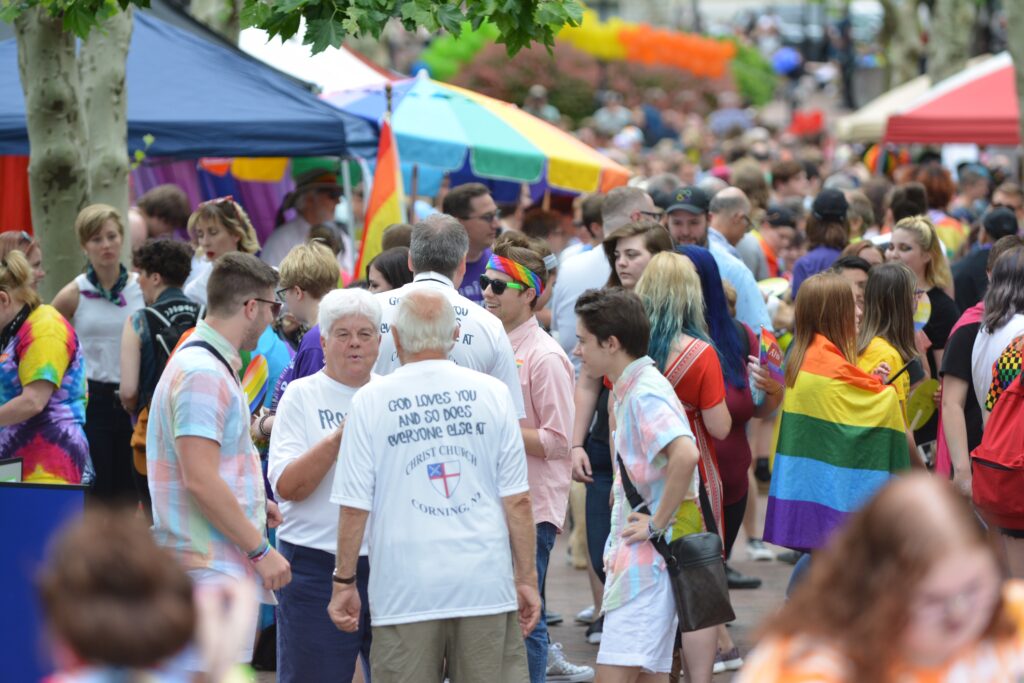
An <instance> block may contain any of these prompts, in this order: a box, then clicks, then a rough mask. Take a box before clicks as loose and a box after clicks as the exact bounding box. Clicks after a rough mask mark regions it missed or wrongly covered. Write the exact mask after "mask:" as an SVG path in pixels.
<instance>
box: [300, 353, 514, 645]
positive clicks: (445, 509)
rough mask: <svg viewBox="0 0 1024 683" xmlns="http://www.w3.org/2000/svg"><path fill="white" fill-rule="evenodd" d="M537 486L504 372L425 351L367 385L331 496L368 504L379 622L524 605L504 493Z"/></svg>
mask: <svg viewBox="0 0 1024 683" xmlns="http://www.w3.org/2000/svg"><path fill="white" fill-rule="evenodd" d="M289 391H291V389H289ZM528 490H529V483H528V480H527V476H526V452H525V450H524V448H523V440H522V436H521V433H520V431H519V422H518V421H517V420H516V417H515V410H514V409H513V405H512V399H511V397H510V396H509V391H508V389H506V388H505V386H504V384H503V383H502V382H499V381H498V380H496V379H494V378H492V377H488V376H486V375H483V374H481V373H479V372H476V371H475V370H470V369H468V368H464V367H460V366H458V365H456V364H455V363H453V362H451V361H448V360H428V361H420V362H416V363H412V364H410V365H405V366H402V367H400V368H398V369H397V370H395V371H394V372H393V373H391V374H390V375H388V376H386V377H382V378H380V379H375V380H374V381H373V382H371V383H370V384H368V385H366V386H365V387H363V389H361V390H360V391H359V393H358V394H356V397H355V399H354V400H353V402H352V410H351V412H350V413H349V416H348V421H347V422H346V424H345V434H344V436H343V437H342V442H341V455H340V457H339V460H338V467H337V470H336V472H335V479H334V488H333V490H332V493H331V502H332V503H335V504H337V505H344V506H347V507H352V508H357V509H361V510H368V511H370V517H371V519H372V520H373V524H372V525H371V530H370V532H369V533H370V566H371V567H373V571H372V572H371V573H370V586H369V593H370V596H369V597H370V617H371V621H372V624H373V625H374V626H387V625H393V624H406V623H412V622H418V621H429V620H434V619H452V618H459V617H471V616H481V615H488V614H501V613H504V612H510V611H513V610H515V609H516V592H515V585H514V582H513V573H512V554H511V549H510V546H509V534H508V527H507V524H506V520H505V511H504V507H503V504H502V498H504V497H507V496H512V495H516V494H520V493H524V492H526V491H528Z"/></svg>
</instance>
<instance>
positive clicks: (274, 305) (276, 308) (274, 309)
mask: <svg viewBox="0 0 1024 683" xmlns="http://www.w3.org/2000/svg"><path fill="white" fill-rule="evenodd" d="M251 301H259V302H260V303H263V304H270V311H271V313H273V314H274V317H275V318H276V317H277V316H278V315H279V314H280V313H281V307H282V306H284V304H282V303H281V302H280V301H271V300H269V299H261V298H259V297H258V296H254V297H253V298H252V299H251Z"/></svg>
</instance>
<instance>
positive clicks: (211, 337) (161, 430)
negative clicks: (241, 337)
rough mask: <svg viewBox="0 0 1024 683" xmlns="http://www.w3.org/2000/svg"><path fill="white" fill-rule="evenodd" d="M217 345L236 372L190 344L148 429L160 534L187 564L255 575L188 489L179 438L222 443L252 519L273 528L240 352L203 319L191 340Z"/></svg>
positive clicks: (175, 359) (156, 402)
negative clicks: (241, 376) (242, 381)
mask: <svg viewBox="0 0 1024 683" xmlns="http://www.w3.org/2000/svg"><path fill="white" fill-rule="evenodd" d="M195 340H202V341H205V342H207V343H209V344H210V345H211V346H213V347H214V348H215V349H217V351H218V352H219V353H220V354H221V356H223V357H224V359H225V360H226V361H227V362H228V363H229V364H230V365H231V366H232V367H233V368H235V369H236V373H232V372H229V370H228V368H227V367H225V366H224V364H223V363H222V362H221V361H220V360H218V359H217V358H216V357H215V356H214V355H213V354H211V353H210V352H209V351H208V350H207V349H203V348H195V347H186V346H183V347H182V348H180V349H179V350H178V351H176V352H175V353H174V355H173V356H171V359H170V360H169V361H168V363H167V367H166V368H164V371H163V374H162V375H161V376H160V381H159V383H158V384H157V386H156V390H155V391H154V393H153V401H152V403H151V405H150V410H149V426H148V428H147V431H146V444H147V445H146V466H147V468H148V471H149V493H150V496H151V497H152V499H153V535H154V537H155V538H156V541H157V543H159V544H160V545H162V546H164V547H166V548H168V549H169V550H171V551H172V552H173V553H174V554H175V555H176V556H177V557H178V560H179V561H180V562H181V564H182V565H183V566H184V567H185V568H186V569H213V570H215V571H219V572H223V573H225V574H229V575H231V576H243V575H251V573H252V569H251V567H250V564H249V562H248V560H247V559H246V556H245V553H244V552H243V551H242V550H241V549H240V548H239V547H238V546H236V545H235V544H234V543H232V542H231V541H229V540H228V538H227V537H226V536H225V535H224V534H223V533H221V532H220V531H219V530H218V529H217V528H216V527H214V526H213V525H212V524H211V523H210V521H209V520H208V519H206V517H205V516H204V515H203V512H202V510H201V509H200V507H199V505H198V504H197V503H196V501H195V499H194V498H193V497H192V496H191V495H190V494H189V492H188V490H187V489H186V488H185V482H184V480H183V477H182V472H181V463H180V461H179V453H178V451H177V447H176V439H177V438H178V437H182V436H198V437H202V438H204V439H209V440H211V441H215V442H217V443H218V444H219V445H220V465H219V471H220V477H221V479H223V480H224V483H225V484H227V486H228V488H229V489H230V490H231V493H232V494H233V495H234V497H235V499H236V500H237V501H238V504H239V505H240V506H241V507H242V510H243V511H244V512H245V516H246V518H247V519H248V520H249V521H250V522H251V523H252V524H253V525H254V526H256V528H257V529H259V530H260V531H261V532H263V531H265V528H266V512H267V510H266V505H267V502H266V493H265V491H264V487H263V470H262V469H261V467H260V459H259V455H258V453H257V452H256V448H255V447H254V446H253V443H252V437H251V436H250V433H249V403H248V401H247V400H246V397H245V393H244V392H243V391H242V386H241V384H240V383H239V381H238V375H237V368H239V367H241V359H240V358H239V355H238V351H237V350H235V349H234V348H233V347H232V346H231V344H230V343H229V342H228V341H227V339H225V338H224V337H223V336H221V335H220V334H219V333H218V332H217V331H216V330H214V329H213V328H212V327H210V326H209V325H207V324H206V323H205V322H204V321H200V322H199V324H198V325H197V326H196V331H195V333H194V334H193V335H192V337H191V338H190V340H189V342H190V343H191V342H192V341H195Z"/></svg>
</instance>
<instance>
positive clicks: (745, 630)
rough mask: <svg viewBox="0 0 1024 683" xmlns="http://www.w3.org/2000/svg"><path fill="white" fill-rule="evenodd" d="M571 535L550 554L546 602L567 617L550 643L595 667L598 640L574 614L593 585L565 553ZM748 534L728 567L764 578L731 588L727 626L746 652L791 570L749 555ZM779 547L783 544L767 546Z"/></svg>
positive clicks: (742, 537) (775, 604)
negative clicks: (732, 616) (756, 584)
mask: <svg viewBox="0 0 1024 683" xmlns="http://www.w3.org/2000/svg"><path fill="white" fill-rule="evenodd" d="M761 514H762V516H763V514H764V500H762V502H761ZM567 540H568V538H567V536H566V535H565V534H561V535H560V536H559V537H558V540H557V542H556V543H555V549H554V550H553V551H552V553H551V564H550V566H549V568H548V583H547V601H548V602H547V604H548V609H549V610H551V611H554V612H558V613H559V614H561V615H562V617H563V618H564V619H565V621H563V622H562V623H561V624H560V625H558V626H552V627H551V628H550V629H549V632H550V635H551V641H552V642H560V643H562V646H563V648H564V650H565V656H566V658H567V659H568V660H569V661H570V662H572V663H573V664H586V665H588V666H595V661H594V660H595V658H596V657H597V649H598V646H597V645H591V644H589V643H588V642H587V640H586V634H585V631H586V627H585V626H584V625H581V624H576V623H575V622H574V617H575V616H576V613H577V612H579V611H580V610H581V609H583V608H584V607H587V606H588V605H590V604H591V603H592V602H593V600H592V598H591V595H590V584H589V583H588V581H587V575H586V572H585V571H577V570H574V569H573V568H572V566H571V565H570V564H569V554H568V552H567ZM746 544H747V540H746V536H745V535H744V534H743V533H742V532H740V537H739V538H738V539H737V540H736V546H735V548H734V549H733V560H732V561H730V562H729V564H730V566H732V567H733V568H735V569H737V570H739V571H740V572H741V573H743V574H747V575H750V576H757V577H760V578H761V579H763V581H764V583H763V584H762V585H761V587H760V588H757V589H754V590H734V591H731V595H732V605H733V609H734V610H735V611H736V621H735V622H734V623H733V625H732V626H731V627H730V629H729V633H730V635H731V636H732V639H733V640H734V641H735V642H736V645H737V646H738V647H739V649H740V654H741V655H746V654H747V652H749V651H750V649H751V647H752V645H753V639H754V634H755V631H756V630H757V628H758V626H759V625H760V624H761V622H762V621H763V620H764V619H765V617H767V616H769V615H771V614H772V613H773V612H774V611H775V610H776V609H778V607H779V606H780V605H781V604H782V598H783V595H784V594H785V591H786V584H787V583H788V582H789V575H790V573H791V572H792V570H793V567H792V566H791V565H788V564H785V563H782V562H778V561H776V560H773V561H771V562H752V561H750V560H748V559H747V553H746ZM769 547H771V548H772V549H773V550H775V551H776V552H778V551H780V550H781V549H780V548H776V547H775V546H769ZM732 676H733V674H732V673H727V674H721V675H719V676H716V677H715V680H716V681H719V680H720V681H728V680H730V679H731V678H732Z"/></svg>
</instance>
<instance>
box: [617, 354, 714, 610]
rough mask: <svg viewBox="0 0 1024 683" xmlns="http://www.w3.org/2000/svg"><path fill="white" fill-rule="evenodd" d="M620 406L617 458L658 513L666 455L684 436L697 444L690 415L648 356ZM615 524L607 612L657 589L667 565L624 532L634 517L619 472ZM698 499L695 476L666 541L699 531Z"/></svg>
mask: <svg viewBox="0 0 1024 683" xmlns="http://www.w3.org/2000/svg"><path fill="white" fill-rule="evenodd" d="M612 396H613V398H614V406H615V435H614V443H615V453H616V455H618V456H620V457H621V458H622V461H623V462H624V463H625V465H626V468H627V469H628V470H629V478H630V481H632V482H633V485H634V486H635V487H636V490H637V492H638V493H639V494H640V495H641V496H642V497H643V499H644V500H645V501H647V504H648V506H649V507H650V510H651V513H652V514H653V513H656V512H657V511H658V505H660V504H661V496H662V494H663V493H664V491H665V474H666V471H665V468H666V466H667V465H668V458H666V457H665V455H664V453H663V452H662V451H664V450H665V447H666V446H668V445H669V444H670V443H672V442H673V441H675V440H676V439H678V438H679V437H686V438H689V439H693V432H691V431H690V424H689V421H688V420H687V419H686V411H685V410H684V409H683V406H682V404H680V403H679V399H678V398H677V397H676V393H675V391H674V390H673V389H672V385H671V384H669V382H668V380H667V379H665V377H664V376H663V375H662V374H661V373H660V372H659V371H658V369H657V368H656V367H655V365H654V361H653V360H651V359H650V357H648V356H644V357H643V358H638V359H637V360H635V361H633V362H632V363H630V364H629V365H628V366H626V369H625V370H623V372H622V375H621V376H620V377H619V379H618V380H617V381H616V382H615V384H614V386H613V387H612ZM612 493H613V496H614V503H613V505H612V520H611V521H612V524H611V530H610V532H609V533H608V541H607V542H606V544H605V550H604V565H605V573H606V576H607V578H606V580H605V588H604V602H603V605H604V610H605V611H608V610H613V609H615V608H616V607H621V606H622V605H624V604H625V603H627V602H629V601H630V600H632V599H633V598H635V597H636V596H637V594H639V593H640V591H642V590H643V589H645V588H648V587H650V586H653V585H654V584H655V582H656V581H657V579H658V575H659V574H660V573H661V572H663V571H665V560H664V559H662V557H661V555H659V554H658V551H657V550H655V549H654V546H653V545H651V544H650V543H648V542H647V541H644V542H643V543H635V544H633V545H627V544H626V543H625V542H624V541H623V540H622V537H621V535H622V531H623V529H625V527H626V525H627V524H628V522H627V520H626V518H627V517H628V516H629V513H630V512H632V508H631V507H630V505H629V501H628V500H626V492H625V490H624V489H623V488H622V478H621V477H620V476H619V472H618V468H616V473H615V483H614V485H613V487H612ZM696 498H697V479H696V477H694V479H693V481H692V483H691V486H690V490H689V492H688V493H687V495H686V502H684V503H683V505H681V506H680V508H679V511H678V512H677V513H676V516H675V518H674V521H673V523H672V524H671V525H669V529H668V531H667V532H666V535H665V540H666V541H671V540H672V538H673V537H676V538H678V537H679V536H681V535H685V534H687V533H692V532H694V531H698V530H699V529H700V528H701V521H700V514H699V511H698V509H697V506H696V505H695V504H694V502H693V501H694V500H696Z"/></svg>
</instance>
